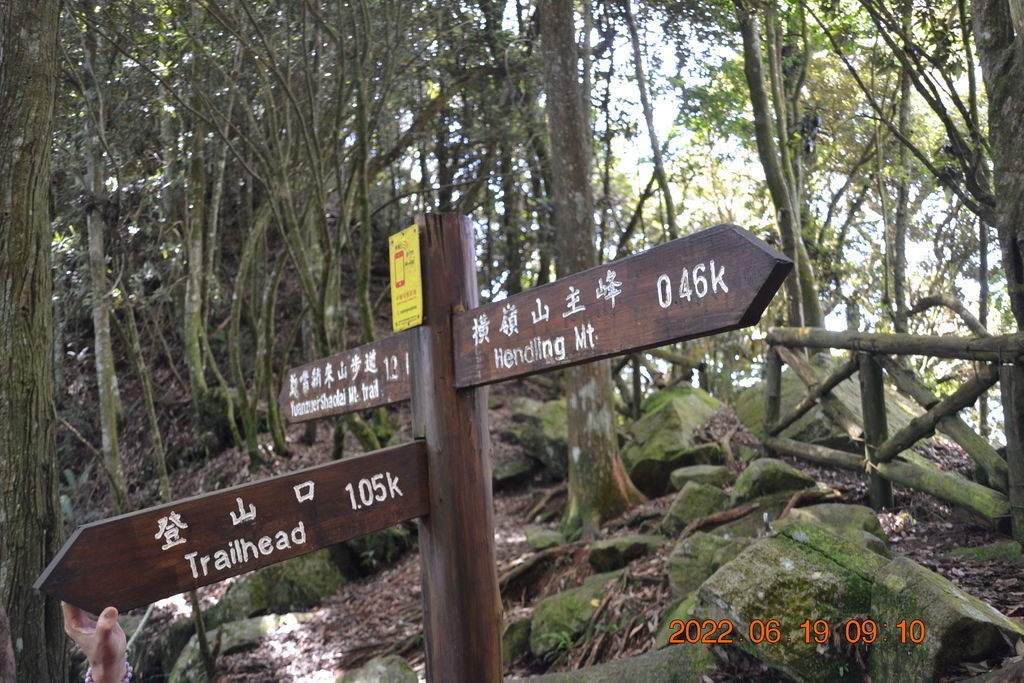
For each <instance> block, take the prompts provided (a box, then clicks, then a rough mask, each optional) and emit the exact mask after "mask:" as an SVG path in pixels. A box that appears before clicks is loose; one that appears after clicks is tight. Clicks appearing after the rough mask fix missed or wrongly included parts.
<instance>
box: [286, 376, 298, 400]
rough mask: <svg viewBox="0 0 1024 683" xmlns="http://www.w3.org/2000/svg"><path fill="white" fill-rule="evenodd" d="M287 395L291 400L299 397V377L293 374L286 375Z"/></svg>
mask: <svg viewBox="0 0 1024 683" xmlns="http://www.w3.org/2000/svg"><path fill="white" fill-rule="evenodd" d="M288 395H289V396H291V397H293V398H298V397H299V377H298V375H296V374H295V373H294V372H293V373H292V374H290V375H288Z"/></svg>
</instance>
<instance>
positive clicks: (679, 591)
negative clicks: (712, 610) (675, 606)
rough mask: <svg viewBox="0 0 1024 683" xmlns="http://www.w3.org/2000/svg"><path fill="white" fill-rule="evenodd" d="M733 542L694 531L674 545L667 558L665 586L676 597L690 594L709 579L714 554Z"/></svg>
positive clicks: (712, 568)
mask: <svg viewBox="0 0 1024 683" xmlns="http://www.w3.org/2000/svg"><path fill="white" fill-rule="evenodd" d="M732 543H735V541H730V540H727V539H724V538H722V537H721V536H715V535H714V534H709V533H705V532H703V531H697V532H694V533H693V534H691V535H689V536H687V537H686V538H684V539H682V540H681V541H679V542H678V543H676V546H675V548H673V549H672V552H671V553H670V554H669V556H668V585H669V586H671V588H672V591H673V592H674V593H675V594H676V595H680V596H682V595H689V594H690V593H692V592H693V591H695V590H697V588H698V587H699V586H700V585H701V584H702V583H704V579H706V578H708V577H709V576H711V575H712V574H713V573H714V571H715V569H716V567H715V556H716V554H717V553H718V552H719V551H721V550H723V549H725V548H726V547H728V546H729V545H731V544H732Z"/></svg>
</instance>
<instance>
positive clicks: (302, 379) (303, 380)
mask: <svg viewBox="0 0 1024 683" xmlns="http://www.w3.org/2000/svg"><path fill="white" fill-rule="evenodd" d="M299 383H300V384H302V395H303V396H305V395H306V394H308V393H309V370H303V371H302V374H301V375H299Z"/></svg>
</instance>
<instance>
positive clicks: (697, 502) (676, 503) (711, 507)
mask: <svg viewBox="0 0 1024 683" xmlns="http://www.w3.org/2000/svg"><path fill="white" fill-rule="evenodd" d="M728 507H729V495H728V494H727V493H725V491H723V490H722V489H719V488H715V487H714V486H708V485H707V484H698V483H697V482H694V481H690V482H687V483H686V485H685V486H683V489H682V490H681V491H680V492H679V493H678V495H676V497H675V499H674V500H673V501H672V505H671V506H669V509H668V512H666V513H665V518H664V519H663V520H661V530H662V532H663V533H664V534H665V535H666V536H669V537H673V536H678V535H679V533H680V532H681V531H682V530H683V529H685V528H686V525H687V524H689V523H690V522H692V521H693V520H695V519H698V518H700V517H706V516H707V515H711V514H714V513H716V512H721V511H722V510H725V509H727V508H728Z"/></svg>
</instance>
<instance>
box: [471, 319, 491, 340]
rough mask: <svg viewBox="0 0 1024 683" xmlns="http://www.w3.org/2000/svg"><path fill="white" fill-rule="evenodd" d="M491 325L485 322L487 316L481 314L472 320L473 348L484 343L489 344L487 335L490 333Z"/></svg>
mask: <svg viewBox="0 0 1024 683" xmlns="http://www.w3.org/2000/svg"><path fill="white" fill-rule="evenodd" d="M490 329H491V324H490V322H489V321H488V320H487V314H486V313H482V314H480V315H478V316H477V317H475V318H473V346H480V345H481V344H483V343H484V342H490V341H491V339H490V337H488V336H487V335H488V334H489V333H490Z"/></svg>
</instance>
